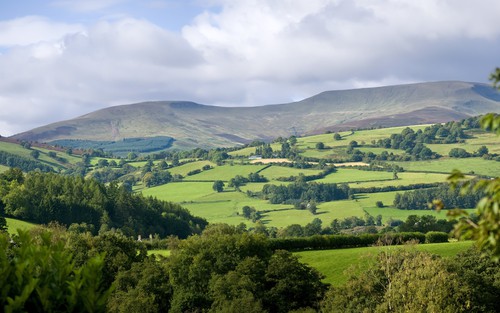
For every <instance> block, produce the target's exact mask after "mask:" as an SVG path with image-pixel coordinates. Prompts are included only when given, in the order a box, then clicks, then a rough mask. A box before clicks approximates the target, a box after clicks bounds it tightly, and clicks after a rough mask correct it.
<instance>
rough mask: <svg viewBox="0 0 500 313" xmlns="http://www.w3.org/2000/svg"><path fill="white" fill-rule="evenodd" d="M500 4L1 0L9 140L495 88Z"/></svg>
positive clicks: (1, 105) (2, 131)
mask: <svg viewBox="0 0 500 313" xmlns="http://www.w3.org/2000/svg"><path fill="white" fill-rule="evenodd" d="M499 16H500V1H498V0H475V1H470V0H419V1H415V0H376V1H375V0H22V1H12V0H0V135H2V136H10V135H13V134H16V133H19V132H23V131H27V130H30V129H32V128H35V127H38V126H43V125H46V124H48V123H53V122H57V121H61V120H65V119H70V118H74V117H77V116H80V115H83V114H86V113H90V112H92V111H95V110H98V109H101V108H106V107H109V106H113V105H120V104H130V103H136V102H143V101H156V100H187V101H195V102H198V103H202V104H209V105H219V106H257V105H264V104H274V103H287V102H291V101H297V100H300V99H303V98H307V97H310V96H313V95H315V94H317V93H320V92H322V91H326V90H339V89H352V88H364V87H376V86H386V85H395V84H406V83H414V82H428V81H441V80H461V81H470V82H484V83H488V76H489V73H490V72H492V71H493V69H494V68H495V67H497V66H500V18H499Z"/></svg>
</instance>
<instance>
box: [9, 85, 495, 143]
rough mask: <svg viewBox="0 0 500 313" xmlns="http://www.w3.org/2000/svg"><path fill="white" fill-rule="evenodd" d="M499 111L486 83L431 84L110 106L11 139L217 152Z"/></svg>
mask: <svg viewBox="0 0 500 313" xmlns="http://www.w3.org/2000/svg"><path fill="white" fill-rule="evenodd" d="M487 112H500V93H499V92H498V91H496V90H494V89H493V88H491V87H489V86H488V85H485V84H478V83H467V82H434V83H419V84H409V85H397V86H388V87H378V88H364V89H354V90H342V91H326V92H323V93H320V94H318V95H315V96H313V97H310V98H307V99H304V100H302V101H298V102H293V103H286V104H276V105H265V106H257V107H217V106H208V105H202V104H197V103H193V102H185V101H161V102H144V103H137V104H131V105H122V106H115V107H110V108H106V109H102V110H99V111H95V112H92V113H89V114H86V115H83V116H80V117H77V118H75V119H71V120H67V121H61V122H58V123H53V124H50V125H47V126H43V127H39V128H36V129H33V130H31V131H28V132H24V133H21V134H17V135H15V136H13V137H14V138H15V139H21V140H32V141H35V140H36V141H40V142H49V141H52V140H56V139H85V140H120V139H123V138H136V137H153V136H169V137H173V138H174V139H175V142H174V145H173V147H174V148H175V147H177V148H193V147H217V146H231V145H235V144H238V143H245V142H248V141H251V140H254V139H264V140H266V139H271V138H276V137H278V136H283V137H288V136H290V135H304V134H314V133H323V132H325V131H327V130H341V129H350V128H358V127H378V126H386V127H387V126H404V125H410V124H418V123H422V124H423V123H436V122H446V121H450V120H457V119H462V118H465V117H469V116H474V115H479V114H483V113H487Z"/></svg>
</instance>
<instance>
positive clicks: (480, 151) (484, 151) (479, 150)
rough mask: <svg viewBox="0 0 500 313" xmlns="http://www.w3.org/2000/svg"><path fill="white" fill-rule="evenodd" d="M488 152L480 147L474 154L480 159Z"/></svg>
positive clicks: (484, 147) (485, 148) (483, 147)
mask: <svg viewBox="0 0 500 313" xmlns="http://www.w3.org/2000/svg"><path fill="white" fill-rule="evenodd" d="M488 153H489V150H488V148H487V147H486V146H481V147H479V149H477V151H476V154H477V155H478V156H480V157H482V156H483V155H485V154H488Z"/></svg>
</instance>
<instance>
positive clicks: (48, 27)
mask: <svg viewBox="0 0 500 313" xmlns="http://www.w3.org/2000/svg"><path fill="white" fill-rule="evenodd" d="M82 30H83V26H82V25H80V24H67V23H58V22H53V21H51V20H49V19H47V18H45V17H42V16H25V17H20V18H16V19H13V20H8V21H0V46H7V47H9V46H16V45H29V44H33V43H39V42H43V41H54V40H59V39H61V37H63V36H64V35H66V34H70V33H76V32H80V31H82Z"/></svg>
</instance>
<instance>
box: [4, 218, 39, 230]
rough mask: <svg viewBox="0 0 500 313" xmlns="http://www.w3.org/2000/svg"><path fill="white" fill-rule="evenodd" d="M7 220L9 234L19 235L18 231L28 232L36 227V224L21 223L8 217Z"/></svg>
mask: <svg viewBox="0 0 500 313" xmlns="http://www.w3.org/2000/svg"><path fill="white" fill-rule="evenodd" d="M5 220H6V221H7V232H8V233H9V234H17V230H18V229H21V230H28V229H31V228H33V227H35V226H36V224H33V223H29V222H25V221H21V220H18V219H15V218H9V217H6V218H5Z"/></svg>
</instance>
